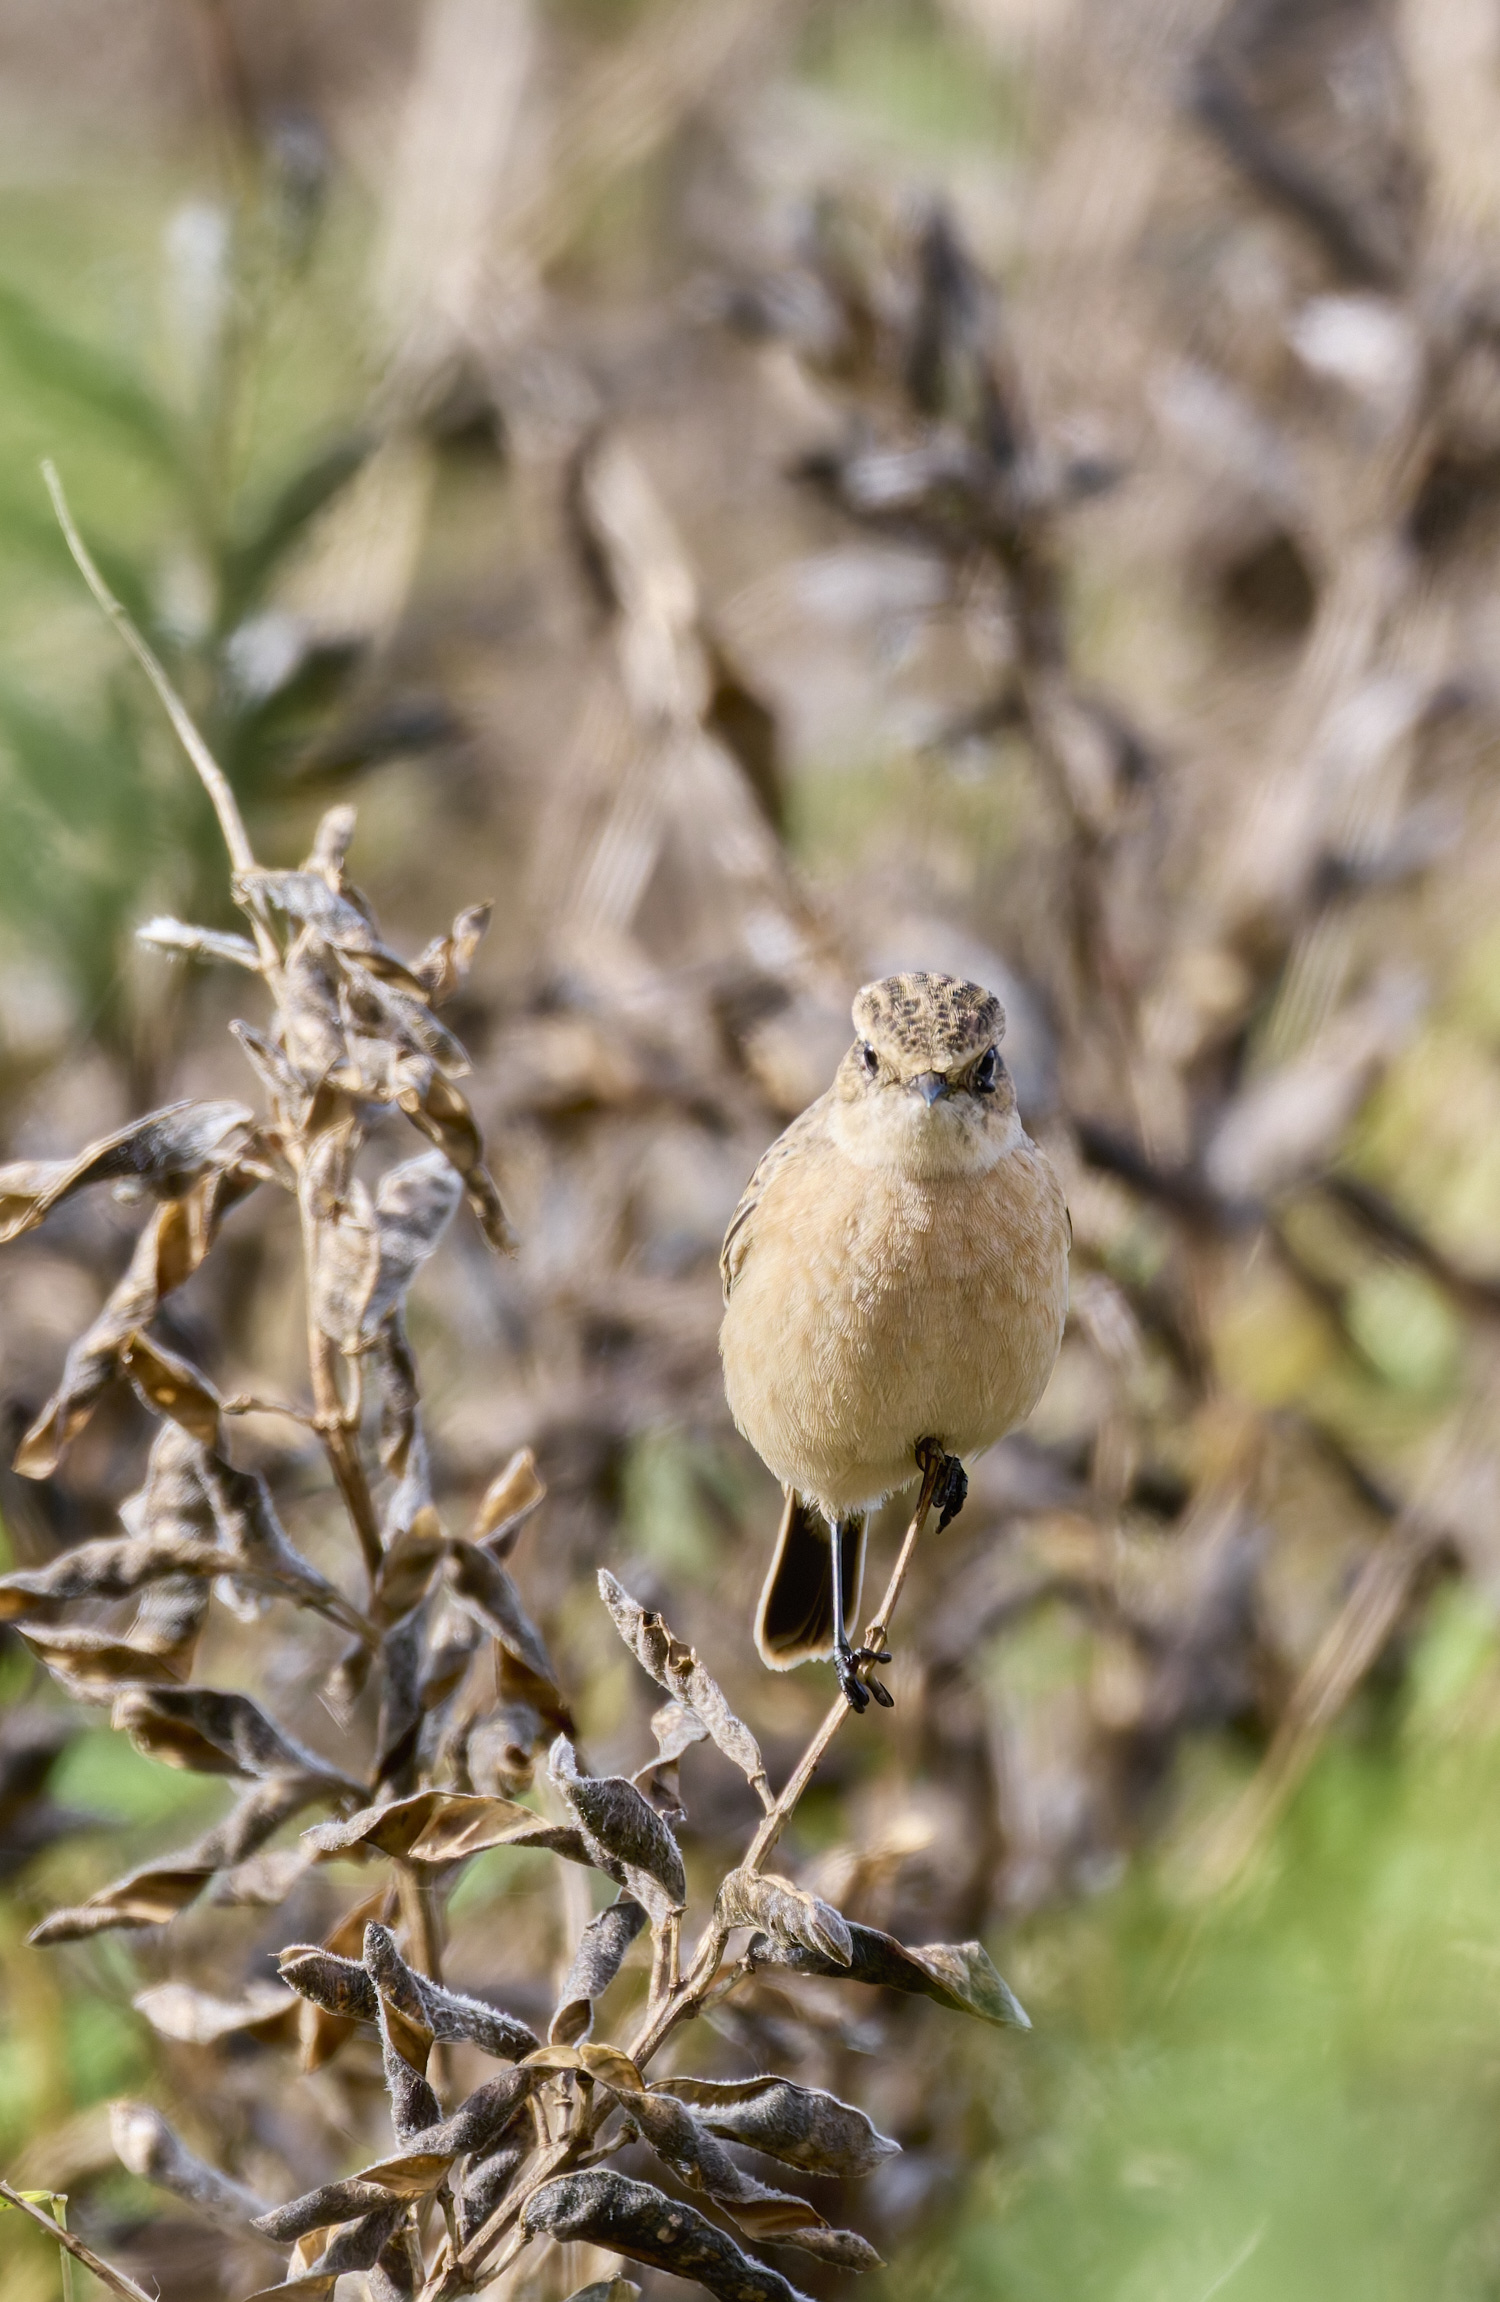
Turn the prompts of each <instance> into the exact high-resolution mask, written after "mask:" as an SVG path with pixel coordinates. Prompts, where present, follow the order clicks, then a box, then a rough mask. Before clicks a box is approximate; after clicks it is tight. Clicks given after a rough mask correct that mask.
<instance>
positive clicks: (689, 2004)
mask: <svg viewBox="0 0 1500 2302" xmlns="http://www.w3.org/2000/svg"><path fill="white" fill-rule="evenodd" d="M941 1470H942V1462H941V1458H940V1457H938V1456H933V1458H932V1459H931V1461H930V1462H929V1463H928V1465H927V1467H926V1469H925V1470H924V1472H923V1474H922V1490H921V1493H920V1494H919V1495H918V1497H917V1507H916V1509H915V1510H914V1511H913V1512H912V1515H911V1520H910V1523H909V1524H908V1526H907V1529H906V1535H905V1538H904V1540H903V1541H902V1544H901V1549H900V1551H899V1553H898V1554H897V1558H896V1564H895V1566H894V1567H893V1568H892V1570H891V1579H890V1581H889V1582H888V1583H887V1584H886V1586H885V1591H884V1594H883V1596H882V1598H881V1601H880V1607H879V1610H878V1612H877V1613H876V1615H875V1618H874V1620H873V1622H872V1623H871V1625H870V1627H869V1629H868V1630H867V1631H866V1633H865V1644H866V1646H872V1647H873V1646H878V1645H879V1644H880V1640H881V1639H882V1638H883V1637H884V1635H885V1632H886V1630H887V1628H888V1627H889V1624H890V1620H891V1617H892V1615H893V1614H894V1613H895V1611H896V1608H897V1605H898V1603H899V1601H900V1598H901V1593H902V1590H903V1588H904V1587H905V1583H906V1578H907V1575H908V1573H909V1572H910V1570H911V1562H912V1556H913V1554H914V1552H915V1550H916V1547H917V1543H918V1541H919V1540H920V1538H921V1534H922V1530H923V1528H924V1527H925V1526H926V1524H927V1519H928V1514H929V1513H930V1511H931V1509H932V1497H933V1492H934V1490H935V1488H936V1486H937V1482H938V1478H939V1475H940V1473H941ZM848 1716H849V1705H848V1703H847V1702H846V1701H845V1699H844V1697H843V1695H842V1694H840V1695H839V1696H838V1697H837V1698H836V1699H835V1701H834V1702H833V1703H832V1705H831V1706H830V1708H829V1711H828V1715H827V1717H826V1718H825V1719H824V1721H823V1724H822V1725H821V1726H820V1727H819V1729H818V1731H817V1733H816V1734H815V1735H814V1736H813V1739H812V1741H811V1742H810V1743H809V1744H808V1746H807V1748H806V1750H805V1751H804V1752H803V1754H802V1756H801V1758H800V1759H799V1760H798V1762H797V1765H796V1767H795V1769H794V1770H793V1772H792V1775H791V1777H790V1779H789V1780H788V1782H787V1785H786V1788H785V1789H784V1790H783V1791H782V1793H781V1796H780V1797H779V1798H778V1799H777V1801H776V1803H775V1805H774V1806H773V1807H772V1808H771V1810H770V1812H769V1814H768V1815H767V1816H766V1818H765V1820H764V1822H763V1823H762V1824H761V1826H760V1828H759V1830H758V1831H757V1832H756V1834H755V1837H754V1838H753V1839H752V1841H751V1843H750V1849H749V1852H748V1853H747V1854H746V1856H745V1860H744V1865H743V1867H744V1868H745V1869H746V1870H759V1869H761V1868H762V1867H763V1865H764V1864H765V1863H766V1862H767V1860H768V1859H769V1857H770V1855H771V1854H772V1852H773V1850H774V1848H775V1846H776V1842H777V1840H778V1839H779V1838H780V1836H781V1834H782V1832H783V1830H785V1828H786V1826H787V1824H788V1823H789V1822H790V1821H791V1818H792V1816H793V1814H794V1813H795V1811H796V1808H797V1804H798V1801H799V1800H800V1799H801V1797H802V1795H803V1793H804V1791H805V1790H806V1789H807V1786H808V1784H809V1783H810V1782H811V1781H812V1778H813V1776H814V1775H815V1774H816V1773H817V1771H818V1768H819V1766H820V1765H821V1764H822V1760H823V1754H824V1753H825V1751H826V1750H827V1749H828V1746H829V1744H830V1743H831V1742H832V1741H833V1738H834V1736H835V1735H836V1734H837V1733H838V1731H839V1728H840V1727H841V1726H842V1725H843V1723H844V1721H845V1719H846V1718H847V1717H848ZM728 1940H729V1929H728V1927H726V1926H722V1925H720V1923H719V1921H718V1920H717V1919H715V1920H714V1921H713V1922H712V1923H711V1924H710V1925H709V1927H708V1928H707V1929H706V1931H705V1933H704V1936H703V1939H702V1941H701V1942H700V1943H699V1945H698V1949H697V1952H696V1954H695V1956H694V1959H693V1963H692V1965H691V1966H690V1967H689V1969H688V1971H687V1973H686V1975H685V1976H684V1977H683V1979H682V1981H681V1982H680V1983H679V1984H678V1986H677V1988H676V1990H675V1991H673V1992H672V1993H671V1994H670V1995H669V1996H668V1997H667V1998H666V1999H665V2000H664V2002H663V2003H662V2004H661V2005H659V2006H658V2005H657V2004H656V2000H655V1989H654V1978H653V1992H652V2000H651V2004H650V2007H649V2010H648V2019H647V2022H646V2027H645V2029H644V2030H643V2031H642V2032H641V2033H640V2035H639V2037H638V2038H637V2039H636V2041H635V2043H634V2044H633V2046H632V2047H631V2049H630V2053H631V2058H632V2060H633V2061H634V2062H636V2063H637V2064H639V2066H640V2067H641V2068H642V2069H644V2068H645V2066H646V2064H647V2063H648V2062H649V2061H650V2059H651V2057H652V2055H653V2054H655V2052H656V2051H657V2048H658V2047H659V2046H660V2045H661V2043H662V2041H663V2040H664V2039H665V2038H666V2037H667V2035H668V2033H669V2032H670V2031H671V2030H673V2029H674V2028H675V2027H676V2025H677V2024H678V2023H679V2022H681V2021H682V2020H683V2019H684V2017H686V2016H688V2015H691V2014H696V2013H697V2011H698V2008H699V2007H700V2006H701V2004H702V2002H703V1999H704V1997H705V1995H706V1993H707V1992H708V1990H709V1989H710V1988H711V1986H712V1984H713V1980H714V1977H715V1975H716V1974H717V1973H718V1971H719V1962H720V1960H721V1959H722V1958H723V1956H724V1946H725V1944H726V1943H727V1942H728Z"/></svg>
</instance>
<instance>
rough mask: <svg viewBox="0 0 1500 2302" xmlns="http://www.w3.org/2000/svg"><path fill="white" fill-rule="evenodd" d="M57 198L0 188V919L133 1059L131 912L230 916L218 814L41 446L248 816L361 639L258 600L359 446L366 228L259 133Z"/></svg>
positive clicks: (273, 807)
mask: <svg viewBox="0 0 1500 2302" xmlns="http://www.w3.org/2000/svg"><path fill="white" fill-rule="evenodd" d="M77 207H78V202H77V201H76V200H75V199H74V198H70V196H69V195H68V194H67V193H65V192H59V193H57V194H56V195H55V196H54V197H53V198H52V199H51V200H48V199H45V198H44V197H43V196H41V195H40V194H37V193H35V192H30V193H25V194H16V193H12V194H8V195H7V197H6V199H5V200H4V202H3V203H0V250H3V251H4V255H3V260H0V384H3V389H0V610H3V611H4V613H3V618H0V621H3V628H4V634H5V636H4V638H3V640H0V800H3V804H4V809H5V816H6V823H7V837H6V839H5V841H4V842H3V843H0V933H3V934H4V936H5V940H6V942H7V944H8V945H9V947H10V953H11V957H12V960H13V962H14V961H15V959H16V958H17V957H20V958H21V959H22V960H23V962H25V963H29V964H30V965H31V966H32V967H36V966H37V965H40V966H41V968H42V969H43V970H44V971H46V973H47V975H48V976H49V977H50V979H51V983H52V985H53V987H54V989H55V992H56V993H57V994H58V995H60V997H61V1000H62V1002H63V1004H64V1006H65V1008H66V1010H67V1015H66V1020H65V1023H64V1028H65V1029H66V1027H67V1025H69V1024H70V1025H71V1026H72V1028H74V1029H81V1030H84V1031H88V1032H90V1033H92V1034H93V1035H94V1036H95V1037H96V1038H97V1039H98V1040H100V1041H101V1042H102V1043H103V1044H104V1045H105V1047H106V1048H109V1049H111V1050H113V1051H114V1052H116V1053H117V1054H120V1055H122V1056H124V1057H126V1058H127V1060H130V1061H132V1062H133V1063H134V1065H135V1067H136V1069H137V1070H138V1071H139V1070H140V1069H141V1068H142V1067H143V1066H146V1067H149V1061H150V1055H151V1051H152V1048H153V1046H155V1045H158V1044H159V1043H160V1041H161V1039H162V1037H163V1034H162V1032H161V1029H160V1018H159V1015H158V1016H157V1018H156V1022H155V1025H154V1026H153V1025H152V1024H151V1023H150V1021H149V1019H148V1017H147V1016H146V1015H145V1014H144V1013H143V1008H144V1007H148V1006H149V1007H157V1008H159V1005H160V991H161V984H160V981H158V982H157V983H156V985H155V996H154V998H153V1000H152V1001H150V1002H142V1000H141V999H140V998H139V996H138V995H136V994H134V993H133V991H132V983H131V972H130V965H129V935H130V932H131V930H132V929H133V928H134V926H136V925H137V924H139V922H140V921H141V919H143V918H144V917H146V916H148V915H149V914H150V913H151V912H152V911H157V910H169V911H170V910H183V911H186V912H187V913H188V914H189V916H207V917H209V918H218V917H220V916H221V915H223V914H224V912H225V905H226V897H225V893H224V891H223V888H222V872H221V871H220V869H219V865H218V856H217V833H216V829H215V826H214V824H213V819H212V815H211V812H210V810H209V808H208V806H207V803H206V802H205V800H204V799H203V796H202V794H201V793H200V792H198V791H197V790H196V788H195V787H194V786H193V785H192V783H191V780H190V779H188V778H185V777H184V776H183V775H182V772H181V768H180V764H179V762H178V760H177V759H176V757H175V755H174V752H173V749H172V746H171V743H170V741H169V739H168V738H167V737H166V735H165V732H164V730H163V728H162V726H161V721H160V715H159V713H158V712H157V711H156V710H155V709H154V707H153V706H152V704H151V703H150V701H149V700H148V699H147V698H146V696H145V695H144V694H143V692H142V690H141V686H140V683H139V679H138V676H137V675H136V674H135V672H134V671H133V669H132V668H131V667H129V666H127V665H126V664H125V663H124V661H123V659H122V657H121V656H120V653H119V650H118V646H117V643H115V641H114V640H113V635H111V634H110V633H108V632H107V630H105V629H104V627H103V626H102V624H101V623H100V620H99V618H98V617H97V615H96V614H91V613H89V612H88V608H87V603H86V601H84V600H83V598H82V595H81V594H80V591H79V585H78V578H77V574H76V571H75V570H74V569H73V567H72V564H71V561H70V560H69V558H68V556H67V552H66V549H65V547H64V545H63V542H62V538H61V536H60V535H59V533H58V531H57V528H56V524H55V522H54V521H53V519H52V517H51V512H50V507H49V505H48V503H47V500H46V495H45V491H44V488H43V486H42V481H41V477H40V474H39V471H38V468H37V467H38V464H39V461H40V459H41V458H42V457H43V456H44V455H50V456H52V457H53V458H54V460H55V461H56V462H57V464H58V466H59V468H60V470H61V472H62V475H63V479H64V483H65V485H66V486H67V488H68V490H69V494H70V496H71V499H72V502H73V507H74V511H75V514H76V516H77V518H78V520H79V523H80V525H81V527H82V528H83V530H84V532H85V534H86V535H87V536H88V537H89V539H90V542H91V544H92V545H93V547H94V549H95V552H96V556H97V557H98V559H99V562H100V565H101V567H102V568H103V571H104V573H105V576H106V578H107V580H108V581H109V582H110V583H111V585H112V586H113V587H114V589H115V590H116V591H117V593H118V594H119V596H120V597H121V598H122V599H123V600H124V602H125V604H126V606H127V607H128V608H129V609H130V611H131V613H132V615H133V616H134V617H135V618H136V620H137V622H138V623H139V624H140V625H141V627H142V629H143V630H144V631H145V632H146V634H147V636H148V638H149V639H150V640H151V642H152V644H153V646H154V647H155V648H156V649H157V651H158V653H159V654H160V655H161V656H162V658H163V660H164V661H165V663H166V664H167V667H168V669H169V671H170V672H171V674H172V676H173V678H174V679H175V680H176V682H177V683H178V685H179V687H180V688H181V690H182V692H183V693H184V695H185V696H186V698H187V700H188V702H189V705H190V707H191V708H192V710H193V711H194V712H195V714H196V716H197V717H198V718H199V720H200V722H201V724H202V725H203V727H204V729H205V732H206V733H207V735H208V737H209V739H210V741H211V742H212V743H213V744H214V746H215V747H216V749H217V752H218V755H219V757H220V759H221V761H222V764H223V765H224V767H225V769H226V771H227V772H228V774H229V776H230V778H231V780H232V782H233V783H234V785H235V788H236V790H237V792H238V794H239V796H240V799H241V802H242V805H243V806H244V808H245V810H246V812H247V814H248V815H249V816H250V818H251V819H252V820H253V821H255V822H256V823H257V825H258V826H259V827H260V828H261V829H262V831H264V830H265V829H266V827H267V821H268V814H272V813H277V812H278V811H279V813H280V814H281V815H283V816H284V814H285V804H286V796H287V791H286V787H287V781H288V778H289V776H291V775H292V774H293V773H294V772H295V770H296V768H297V766H298V765H299V763H300V762H301V761H302V760H303V759H304V758H305V756H306V754H307V752H308V750H309V747H310V745H311V744H312V743H313V742H314V740H315V739H316V737H317V736H318V735H319V733H320V732H321V731H323V730H324V729H325V728H326V727H327V726H328V725H329V724H330V722H331V721H332V720H333V718H334V717H335V716H336V714H337V712H338V709H339V707H340V705H341V704H342V702H343V700H344V697H345V695H346V694H347V692H348V691H349V689H350V687H351V684H352V682H353V679H354V677H355V675H356V674H357V672H358V669H359V659H360V651H359V648H358V646H357V645H352V644H346V643H344V642H342V641H337V642H331V641H329V640H327V639H326V638H322V637H320V636H319V635H317V634H315V633H309V632H306V631H304V630H301V629H299V628H298V627H297V626H296V625H295V624H294V623H293V622H291V621H290V620H288V619H285V618H282V620H281V621H280V622H278V620H277V611H276V592H277V587H278V585H279V583H280V582H281V580H282V579H283V578H284V576H285V573H286V570H287V567H288V565H289V563H290V562H291V560H292V559H293V558H294V557H295V555H296V554H297V552H298V551H299V549H301V548H302V547H303V546H304V544H305V542H306V540H307V537H308V534H309V531H310V530H311V529H312V528H313V526H314V524H315V522H316V520H317V518H318V516H319V514H320V513H322V512H323V511H324V510H325V509H326V508H327V507H328V506H329V505H330V504H331V503H332V502H333V501H334V500H335V498H336V497H337V496H338V495H339V494H340V493H341V491H342V490H343V489H344V488H345V487H346V486H347V485H348V484H349V482H350V481H351V480H352V479H353V478H354V477H355V475H356V474H357V473H358V471H359V470H360V468H361V466H362V464H363V463H364V461H365V458H366V455H367V452H368V444H367V441H366V440H365V438H364V437H363V435H361V434H360V433H358V432H357V431H356V430H355V429H354V428H353V426H352V424H351V421H350V417H349V413H348V411H349V410H350V408H351V407H359V406H361V405H362V403H363V398H364V393H365V390H366V388H367V383H368V379H367V378H366V377H365V376H363V375H362V374H361V373H360V369H359V364H358V356H357V353H356V352H355V350H354V347H355V346H356V345H358V344H359V343H360V341H361V340H362V330H361V329H360V327H359V326H358V324H357V320H358V313H357V304H356V302H355V299H354V297H352V296H351V289H350V282H351V280H357V279H358V277H359V276H360V271H361V267H360V265H359V263H358V261H357V259H356V257H355V254H354V245H353V243H354V241H355V239H356V236H357V234H358V233H359V231H360V229H361V225H360V221H359V219H358V218H357V217H356V216H354V215H352V214H350V215H347V216H346V215H345V214H344V213H343V212H341V213H340V214H339V215H337V216H329V217H326V218H325V217H324V215H323V214H322V200H321V195H320V190H319V187H318V186H317V185H316V184H315V183H293V182H289V181H288V180H286V178H285V175H284V173H283V174H281V175H279V174H278V170H277V166H276V162H275V157H274V155H272V157H271V159H270V160H268V161H267V163H266V164H265V166H264V167H263V168H262V169H261V170H260V171H259V172H258V173H257V175H256V176H255V178H254V179H253V180H246V181H245V182H243V183H234V184H230V185H228V186H227V187H226V188H225V190H224V191H223V193H222V194H221V195H220V196H219V197H218V198H210V199H196V200H191V201H187V202H183V201H182V200H181V199H180V197H177V198H174V197H173V196H172V195H171V193H169V191H168V189H167V187H166V186H161V187H159V188H158V187H153V186H150V185H146V186H144V187H142V188H141V189H140V191H139V193H138V194H137V196H136V198H135V199H134V200H126V201H123V202H121V203H119V204H118V205H116V206H110V207H108V208H107V209H106V206H105V204H104V203H99V202H97V201H96V202H94V203H92V204H91V206H90V208H89V211H88V214H87V219H86V224H85V221H84V219H83V218H82V217H80V215H79V214H78V212H77ZM80 233H82V234H83V236H84V247H85V248H86V251H87V253H86V256H85V255H84V253H83V250H82V249H80V247H79V245H78V236H79V234H80ZM341 306H343V307H350V306H354V307H355V308H353V309H347V308H346V309H345V311H344V317H345V319H346V321H348V323H349V324H346V325H343V326H340V325H337V324H336V321H335V315H336V314H337V313H338V312H339V310H340V307H341ZM284 836H285V833H284V830H283V832H282V837H283V838H284ZM271 844H272V847H273V849H274V848H275V846H276V845H277V841H276V836H275V834H274V833H273V834H272V836H271ZM13 1036H14V1034H13ZM22 1036H23V1038H24V1037H25V1036H27V1034H23V1035H22Z"/></svg>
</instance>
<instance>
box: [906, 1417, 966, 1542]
mask: <svg viewBox="0 0 1500 2302" xmlns="http://www.w3.org/2000/svg"><path fill="white" fill-rule="evenodd" d="M916 1457H917V1468H918V1470H919V1471H920V1472H921V1473H922V1476H923V1478H926V1476H927V1474H928V1472H929V1471H930V1470H931V1469H932V1467H933V1464H934V1463H936V1465H937V1477H936V1479H935V1480H934V1481H933V1488H932V1501H933V1506H934V1508H935V1509H936V1511H937V1512H938V1533H939V1534H941V1533H942V1531H943V1529H944V1527H946V1526H947V1525H949V1523H950V1522H951V1521H952V1520H954V1519H956V1518H957V1517H958V1514H959V1512H960V1511H961V1510H962V1509H963V1507H964V1504H965V1503H966V1502H967V1501H968V1499H969V1474H968V1472H967V1471H966V1470H965V1469H964V1467H963V1464H962V1463H961V1462H960V1461H959V1459H958V1457H957V1455H950V1454H949V1453H948V1452H947V1450H946V1449H945V1448H943V1447H940V1446H939V1445H938V1443H937V1440H936V1439H918V1441H917V1445H916Z"/></svg>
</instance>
